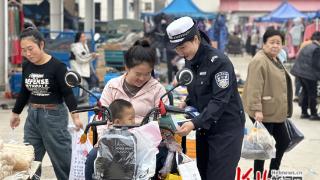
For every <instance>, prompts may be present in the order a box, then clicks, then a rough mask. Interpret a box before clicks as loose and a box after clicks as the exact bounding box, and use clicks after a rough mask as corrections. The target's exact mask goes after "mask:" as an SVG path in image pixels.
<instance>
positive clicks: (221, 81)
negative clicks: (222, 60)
mask: <svg viewBox="0 0 320 180" xmlns="http://www.w3.org/2000/svg"><path fill="white" fill-rule="evenodd" d="M215 79H216V83H217V85H218V86H219V87H220V88H223V89H224V88H227V87H228V86H229V73H228V72H226V71H222V72H218V73H217V74H216V75H215Z"/></svg>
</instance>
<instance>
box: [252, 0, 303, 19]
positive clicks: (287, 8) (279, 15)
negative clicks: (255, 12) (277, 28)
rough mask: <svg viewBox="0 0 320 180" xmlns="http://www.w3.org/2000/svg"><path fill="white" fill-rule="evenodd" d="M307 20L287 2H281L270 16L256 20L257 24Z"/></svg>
mask: <svg viewBox="0 0 320 180" xmlns="http://www.w3.org/2000/svg"><path fill="white" fill-rule="evenodd" d="M297 17H300V18H307V16H306V15H305V14H303V13H301V12H300V11H299V10H297V9H296V8H295V7H294V6H292V5H291V4H290V3H288V2H283V3H282V4H281V5H280V6H279V7H278V8H276V9H275V10H273V11H272V12H271V13H270V14H268V15H265V16H263V17H259V18H257V19H256V21H258V22H284V21H287V20H289V19H293V18H297Z"/></svg>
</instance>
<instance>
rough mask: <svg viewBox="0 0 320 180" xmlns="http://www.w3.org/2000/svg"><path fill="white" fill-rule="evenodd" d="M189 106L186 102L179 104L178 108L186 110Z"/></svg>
mask: <svg viewBox="0 0 320 180" xmlns="http://www.w3.org/2000/svg"><path fill="white" fill-rule="evenodd" d="M186 106H187V103H186V102H184V101H183V102H180V103H179V104H178V107H179V108H181V109H183V108H185V107H186Z"/></svg>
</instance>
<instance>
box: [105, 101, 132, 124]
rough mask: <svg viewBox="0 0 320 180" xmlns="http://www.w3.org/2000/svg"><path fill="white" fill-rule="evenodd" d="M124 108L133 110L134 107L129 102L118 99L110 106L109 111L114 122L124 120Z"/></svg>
mask: <svg viewBox="0 0 320 180" xmlns="http://www.w3.org/2000/svg"><path fill="white" fill-rule="evenodd" d="M124 108H133V106H132V104H131V103H130V102H129V101H126V100H124V99H116V100H114V101H113V102H112V103H111V104H110V106H109V109H110V111H111V115H112V121H113V120H114V119H121V118H122V113H123V110H124Z"/></svg>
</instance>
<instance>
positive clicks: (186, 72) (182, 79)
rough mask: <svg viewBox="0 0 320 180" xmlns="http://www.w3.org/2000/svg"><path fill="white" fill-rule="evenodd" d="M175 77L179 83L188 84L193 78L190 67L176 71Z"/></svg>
mask: <svg viewBox="0 0 320 180" xmlns="http://www.w3.org/2000/svg"><path fill="white" fill-rule="evenodd" d="M176 78H177V81H178V84H179V85H188V84H190V83H191V82H192V80H193V73H192V71H191V70H190V69H188V68H183V69H181V70H180V71H178V72H177V75H176Z"/></svg>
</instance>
